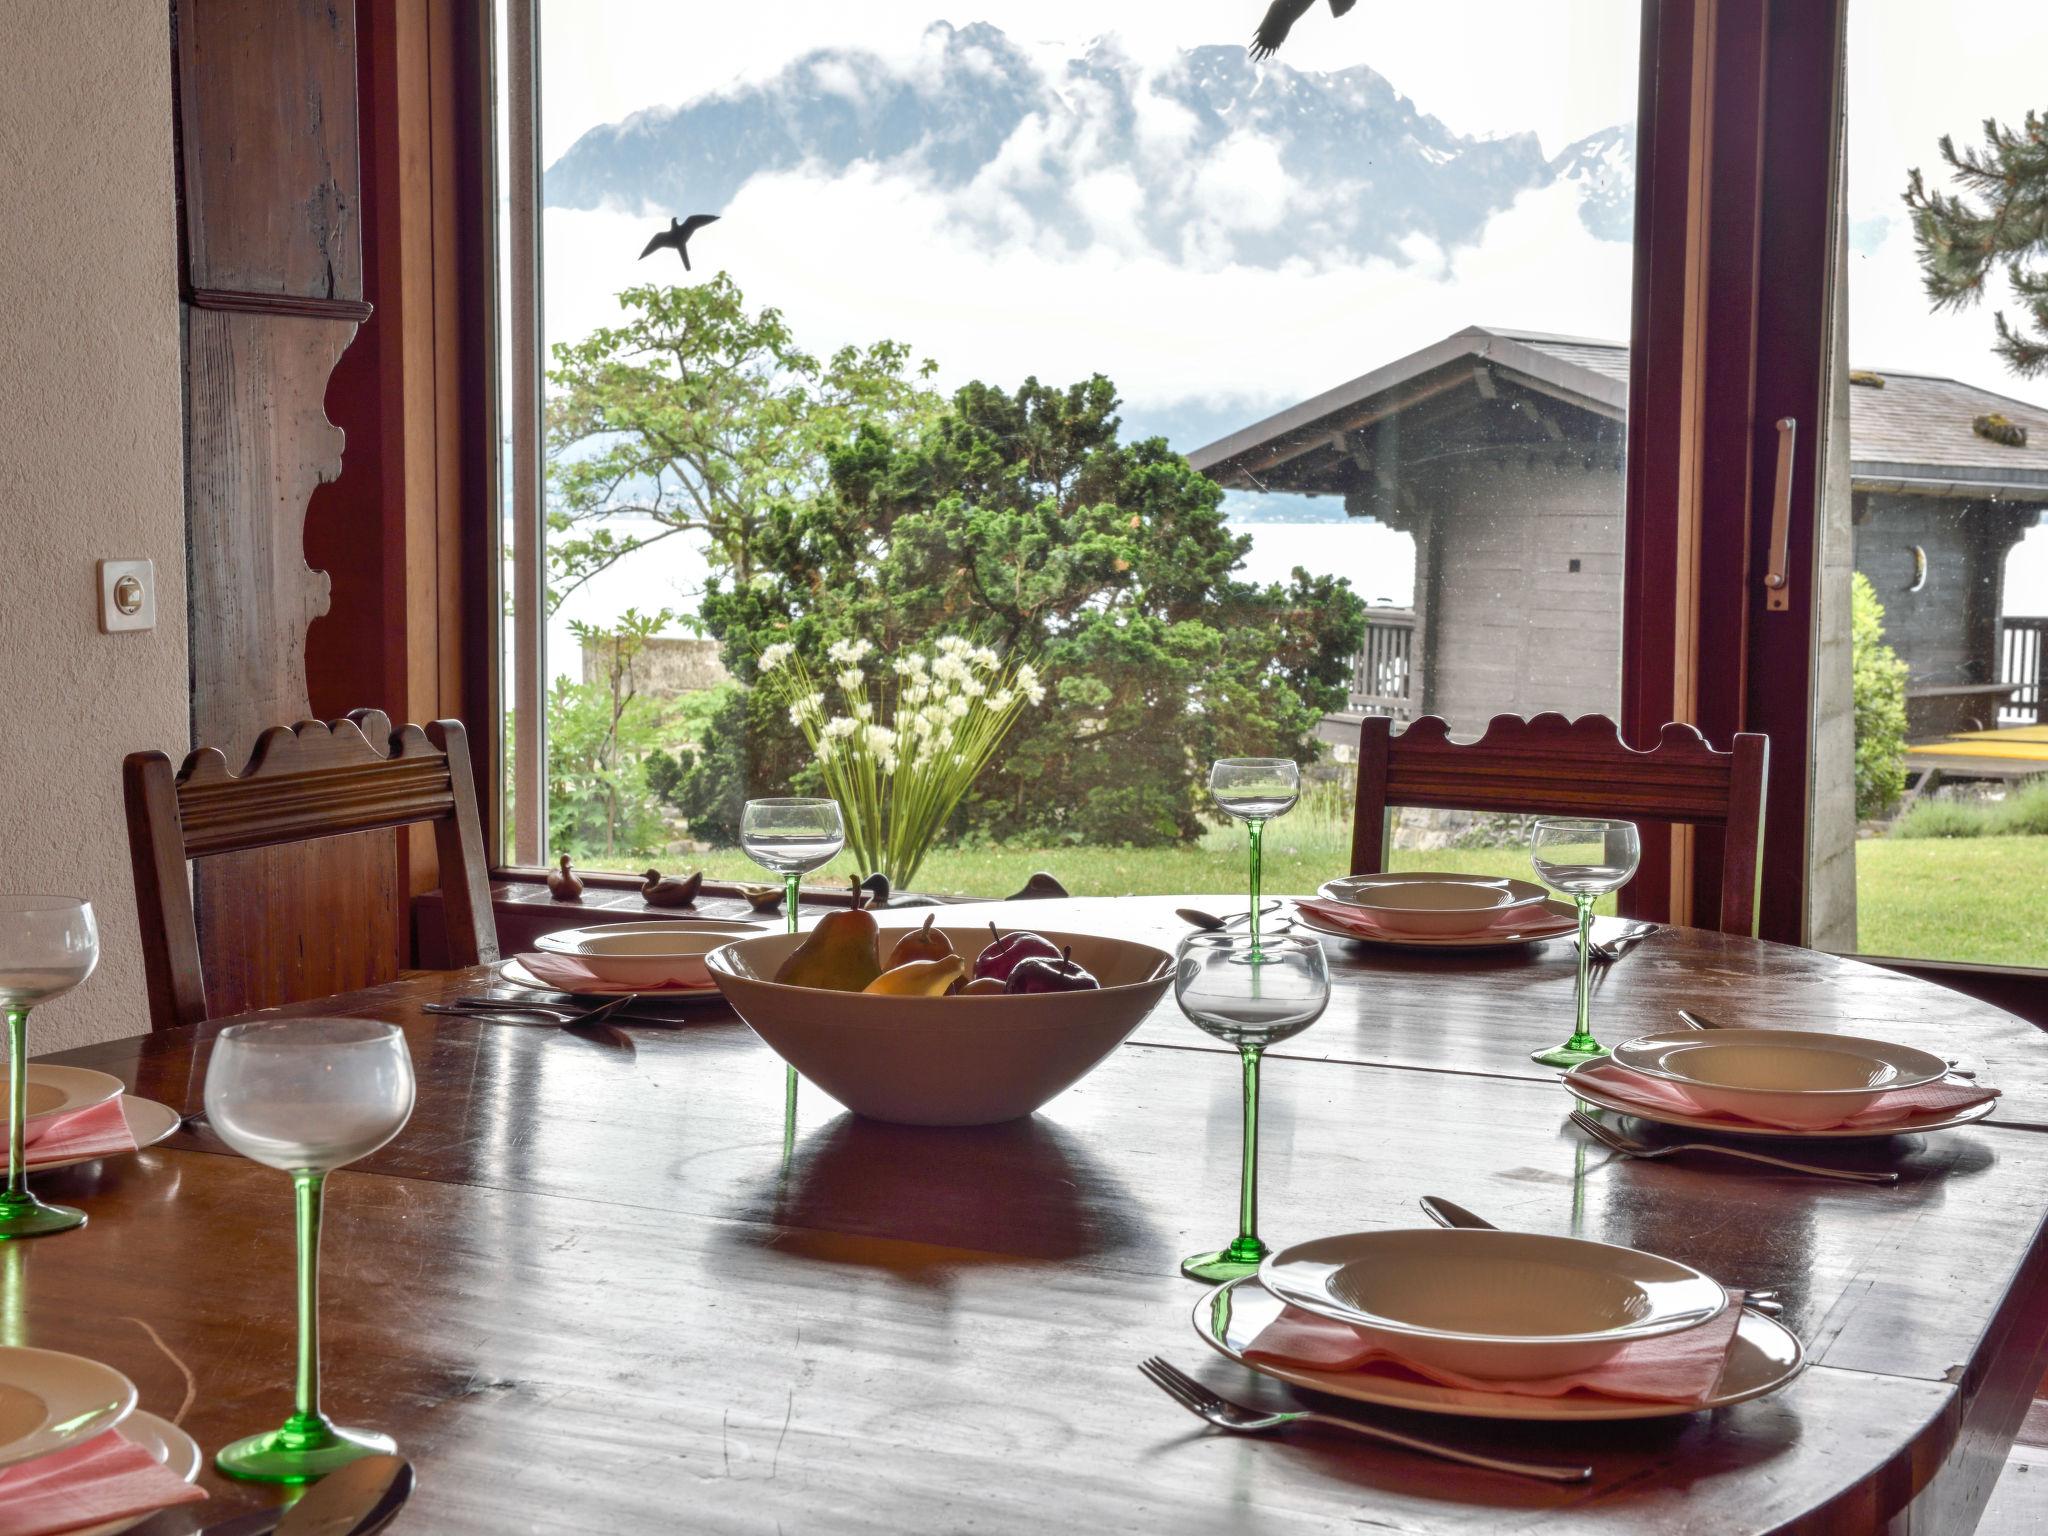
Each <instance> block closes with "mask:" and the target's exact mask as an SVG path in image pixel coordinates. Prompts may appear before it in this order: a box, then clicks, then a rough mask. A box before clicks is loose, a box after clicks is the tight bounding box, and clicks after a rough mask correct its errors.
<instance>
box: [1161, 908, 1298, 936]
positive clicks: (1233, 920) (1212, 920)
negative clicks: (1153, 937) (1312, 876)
mask: <svg viewBox="0 0 2048 1536" xmlns="http://www.w3.org/2000/svg"><path fill="white" fill-rule="evenodd" d="M1280 906H1281V904H1280V903H1279V902H1277V901H1269V902H1267V903H1266V904H1265V905H1264V906H1262V907H1260V908H1259V916H1261V917H1264V916H1265V915H1266V914H1267V913H1269V912H1278V911H1279V910H1280ZM1173 915H1174V916H1175V917H1177V918H1179V919H1180V920H1181V921H1182V922H1184V923H1188V924H1191V925H1192V926H1194V927H1196V928H1201V929H1204V930H1205V931H1207V932H1210V933H1215V932H1216V931H1218V930H1219V929H1223V928H1234V927H1236V926H1237V925H1238V924H1239V923H1243V922H1248V921H1250V919H1251V913H1249V912H1240V913H1238V914H1237V915H1236V916H1235V917H1218V916H1217V915H1216V914H1215V913H1213V912H1204V911H1203V910H1202V909H1201V908H1200V907H1175V908H1174V909H1173Z"/></svg>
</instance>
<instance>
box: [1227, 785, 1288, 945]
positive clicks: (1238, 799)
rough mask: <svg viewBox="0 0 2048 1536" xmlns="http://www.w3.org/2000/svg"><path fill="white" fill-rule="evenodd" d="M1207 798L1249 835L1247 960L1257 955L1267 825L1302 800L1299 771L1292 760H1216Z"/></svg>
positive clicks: (1246, 927)
mask: <svg viewBox="0 0 2048 1536" xmlns="http://www.w3.org/2000/svg"><path fill="white" fill-rule="evenodd" d="M1209 796H1210V798H1211V799H1213V800H1214V801H1215V802H1216V804H1217V805H1218V806H1219V807H1220V808H1221V809H1222V810H1223V811H1224V812H1225V813H1226V814H1228V815H1231V816H1235V817H1237V818H1238V820H1240V821H1242V822H1243V823H1244V824H1245V830H1246V831H1247V832H1248V833H1250V835H1251V891H1252V907H1251V917H1250V918H1249V919H1248V920H1247V921H1246V925H1245V932H1246V933H1247V935H1248V936H1249V937H1250V939H1251V943H1250V944H1249V945H1248V946H1247V947H1246V949H1245V956H1246V958H1250V957H1252V956H1255V955H1257V954H1258V953H1259V874H1260V869H1259V866H1260V861H1261V856H1262V844H1263V841H1264V838H1265V832H1266V823H1267V822H1269V821H1271V820H1272V819H1273V818H1274V817H1275V816H1285V815H1286V814H1287V813H1288V812H1289V811H1291V810H1293V809H1294V802H1295V801H1297V800H1299V799H1300V798H1301V767H1300V765H1299V764H1297V763H1296V762H1295V761H1294V759H1293V758H1291V757H1219V758H1218V759H1216V761H1215V762H1213V763H1211V764H1210V765H1209Z"/></svg>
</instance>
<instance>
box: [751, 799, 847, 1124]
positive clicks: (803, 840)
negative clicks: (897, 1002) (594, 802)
mask: <svg viewBox="0 0 2048 1536" xmlns="http://www.w3.org/2000/svg"><path fill="white" fill-rule="evenodd" d="M845 846H846V820H845V818H844V817H842V816H841V815H840V814H839V802H838V801H837V800H821V799H818V798H816V797H815V796H809V795H782V796H775V797H771V798H769V799H766V800H749V801H748V802H747V805H746V809H745V810H743V811H741V812H740V847H741V848H743V849H745V850H746V854H747V857H748V858H750V859H752V860H753V861H754V862H755V863H756V864H758V865H760V866H761V867H762V868H763V869H766V870H770V871H772V872H773V873H775V874H778V875H780V876H782V905H783V906H784V907H785V908H786V909H787V910H788V913H789V929H788V931H789V932H791V933H795V932H796V918H797V912H796V903H797V884H798V882H799V881H801V880H802V879H803V877H804V876H805V875H807V874H809V873H810V872H811V871H812V870H814V869H823V868H824V867H825V866H826V865H827V864H830V863H831V862H832V861H833V860H834V859H836V858H837V857H839V850H840V849H842V848H844V847H845ZM795 1137H796V1068H795V1067H790V1068H789V1069H788V1070H787V1071H785V1072H784V1073H783V1076H782V1143H783V1155H784V1157H785V1158H786V1157H787V1156H788V1155H789V1151H790V1149H791V1147H792V1146H793V1145H794V1144H795Z"/></svg>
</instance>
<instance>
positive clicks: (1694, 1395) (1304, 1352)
mask: <svg viewBox="0 0 2048 1536" xmlns="http://www.w3.org/2000/svg"><path fill="white" fill-rule="evenodd" d="M1741 1322H1742V1293H1741V1292H1740V1291H1730V1292H1729V1293H1728V1307H1727V1309H1726V1310H1725V1311H1723V1312H1722V1313H1721V1314H1720V1316H1718V1317H1716V1318H1714V1319H1712V1320H1711V1321H1709V1322H1705V1323H1701V1324H1700V1325H1699V1326H1698V1327H1697V1328H1687V1329H1685V1330H1684V1331H1683V1332H1680V1333H1667V1334H1662V1335H1660V1336H1659V1337H1657V1338H1654V1339H1641V1340H1638V1341H1637V1342H1636V1343H1633V1344H1624V1345H1623V1346H1622V1347H1621V1348H1620V1349H1619V1350H1617V1351H1615V1352H1614V1353H1613V1354H1611V1355H1609V1356H1608V1357H1607V1358H1606V1359H1605V1360H1602V1361H1601V1362H1600V1363H1599V1364H1598V1365H1594V1366H1590V1367H1588V1368H1587V1369H1585V1370H1583V1371H1578V1372H1575V1373H1573V1374H1572V1375H1569V1376H1542V1377H1536V1378H1534V1379H1532V1380H1528V1381H1496V1380H1493V1379H1491V1378H1482V1377H1477V1376H1461V1375H1459V1374H1458V1373H1457V1372H1456V1371H1447V1370H1444V1369H1443V1368H1442V1367H1441V1366H1435V1365H1422V1364H1419V1363H1417V1362H1416V1361H1414V1360H1410V1359H1408V1358H1407V1357H1405V1356H1403V1355H1401V1354H1398V1353H1396V1352H1394V1351H1393V1350H1390V1349H1388V1348H1386V1347H1385V1346H1384V1345H1382V1344H1380V1343H1379V1342H1378V1341H1376V1340H1371V1339H1368V1338H1367V1337H1366V1336H1365V1335H1364V1334H1362V1333H1360V1332H1359V1331H1358V1330H1357V1329H1356V1328H1353V1327H1352V1326H1351V1325H1350V1324H1348V1323H1340V1322H1337V1321H1336V1320H1335V1319H1333V1318H1327V1317H1318V1316H1316V1315H1315V1314H1314V1313H1313V1312H1304V1311H1302V1310H1301V1309H1300V1308H1299V1307H1283V1308H1282V1309H1281V1311H1280V1316H1279V1317H1278V1318H1276V1319H1274V1321H1272V1322H1270V1323H1268V1324H1267V1325H1266V1326H1265V1327H1264V1328H1262V1329H1261V1330H1260V1331H1259V1336H1258V1337H1257V1338H1256V1339H1253V1340H1252V1342H1251V1344H1250V1346H1249V1347H1248V1348H1247V1349H1246V1350H1245V1355H1246V1356H1247V1357H1248V1358H1253V1359H1261V1360H1271V1361H1273V1362H1274V1363H1276V1364H1279V1365H1292V1366H1298V1367H1301V1368H1302V1369H1305V1370H1311V1371H1368V1370H1369V1371H1373V1372H1376V1373H1379V1374H1382V1375H1388V1374H1399V1373H1401V1372H1407V1373H1408V1374H1410V1375H1414V1376H1420V1377H1422V1378H1423V1379H1424V1380H1425V1381H1433V1382H1435V1383H1437V1384H1438V1385H1439V1386H1445V1387H1454V1388H1457V1389H1459V1390H1461V1391H1465V1392H1487V1393H1500V1392H1506V1393H1510V1394H1512V1395H1514V1396H1517V1397H1563V1396H1564V1395H1565V1394H1566V1393H1569V1392H1586V1393H1591V1394H1593V1395H1594V1396H1597V1397H1619V1398H1628V1399H1630V1400H1632V1401H1638V1402H1653V1403H1702V1402H1705V1401H1706V1400H1707V1399H1708V1398H1709V1397H1711V1396H1712V1395H1713V1392H1714V1388H1715V1387H1717V1386H1718V1385H1719V1384H1720V1381H1721V1370H1722V1367H1724V1366H1725V1365H1726V1364H1727V1362H1728V1350H1729V1346H1730V1345H1732V1344H1733V1343H1734V1342H1735V1330H1736V1328H1737V1327H1738V1326H1739V1325H1740V1324H1741Z"/></svg>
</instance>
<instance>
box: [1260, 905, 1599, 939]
mask: <svg viewBox="0 0 2048 1536" xmlns="http://www.w3.org/2000/svg"><path fill="white" fill-rule="evenodd" d="M1294 904H1295V906H1297V907H1299V908H1300V909H1301V910H1302V911H1304V912H1307V913H1310V914H1311V915H1313V916H1315V917H1318V918H1320V919H1322V920H1323V921H1324V922H1326V923H1328V924H1329V925H1330V926H1331V927H1333V928H1341V929H1343V930H1344V931H1345V932H1346V933H1355V934H1357V935H1359V936H1360V937H1361V938H1367V939H1413V938H1418V937H1426V935H1418V934H1412V933H1402V932H1399V931H1398V930H1396V929H1393V928H1389V927H1388V926H1387V925H1386V923H1385V922H1384V921H1383V920H1382V919H1381V918H1380V916H1379V915H1378V914H1377V913H1375V912H1373V911H1371V910H1370V909H1368V908H1366V907H1354V906H1352V905H1351V904H1350V903H1349V902H1345V901H1325V900H1323V899H1322V898H1320V897H1315V896H1298V897H1296V898H1295V901H1294ZM1572 927H1573V922H1572V920H1571V919H1570V918H1565V917H1560V916H1559V915H1558V914H1557V913H1555V912H1552V911H1551V910H1549V908H1547V907H1542V906H1539V907H1537V908H1535V909H1534V910H1533V911H1531V910H1530V909H1529V908H1527V907H1513V908H1510V909H1509V910H1507V911H1505V912H1497V913H1495V914H1494V916H1493V919H1492V921H1491V922H1489V923H1487V924H1486V925H1485V926H1484V927H1482V928H1475V929H1473V930H1472V931H1471V932H1470V933H1461V934H1457V935H1455V937H1457V938H1461V939H1474V938H1477V939H1483V938H1490V937H1492V936H1493V935H1494V934H1497V933H1523V932H1529V933H1543V932H1547V931H1552V930H1554V931H1556V932H1558V933H1568V932H1570V931H1571V929H1572Z"/></svg>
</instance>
